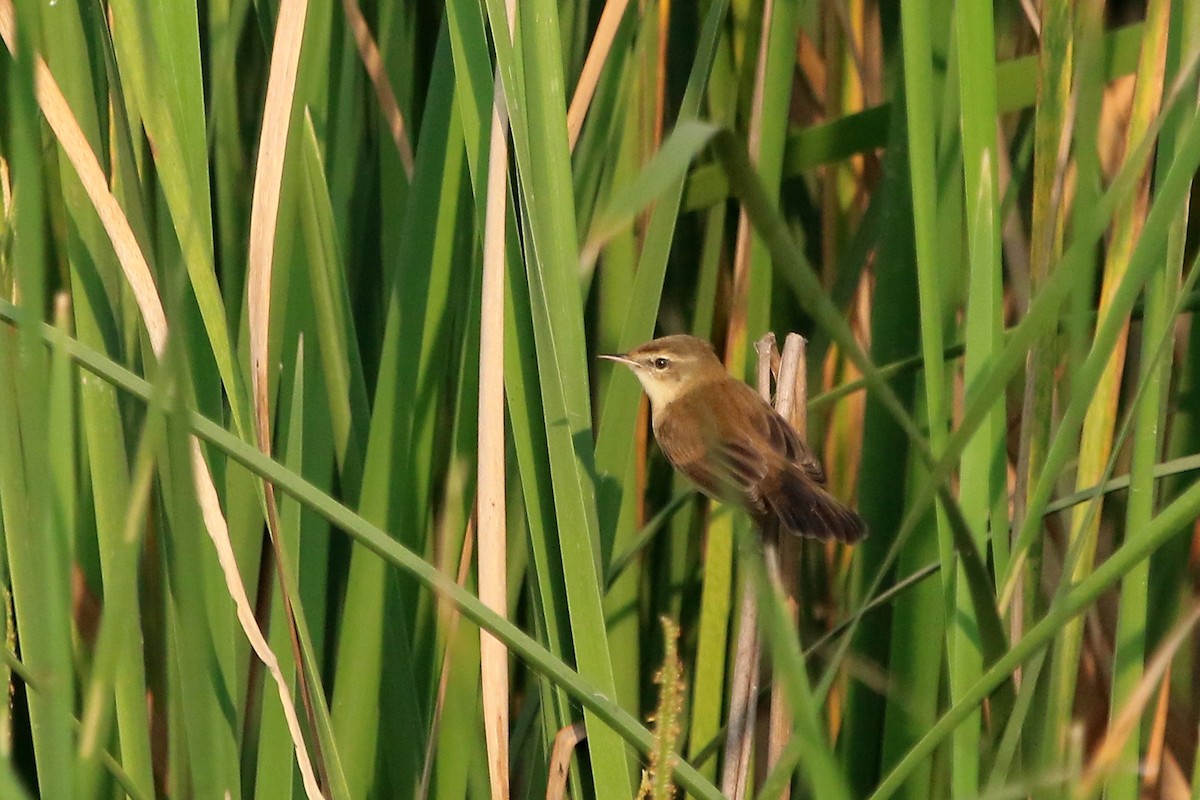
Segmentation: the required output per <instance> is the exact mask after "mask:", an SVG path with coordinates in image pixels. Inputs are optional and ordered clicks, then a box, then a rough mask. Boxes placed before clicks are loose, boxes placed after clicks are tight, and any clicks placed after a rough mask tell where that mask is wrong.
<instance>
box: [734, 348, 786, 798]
mask: <svg viewBox="0 0 1200 800" xmlns="http://www.w3.org/2000/svg"><path fill="white" fill-rule="evenodd" d="M754 349H755V350H756V351H757V352H758V393H759V395H760V396H761V397H762V398H763V399H764V400H766V401H767V402H768V403H769V402H770V401H771V364H772V362H773V361H774V354H775V334H773V333H767V334H765V335H764V336H763V337H762V338H761V339H759V340H758V341H757V342H755V344H754ZM761 533H762V536H763V541H764V543H765V544H766V546H767V548H768V550H771V551H773V549H774V544H773V539H774V538H776V534H775V532H768V531H762V532H761ZM773 560H774V558H773V553H769V555H768V561H773ZM734 653H735V655H734V662H733V679H732V682H731V685H730V692H729V718H728V722H727V723H726V731H727V732H726V737H725V752H724V759H723V762H722V774H721V792H722V793H723V794H724V795H725V796H726V797H729V798H732V800H741V798H743V797H745V796H746V788H747V783H748V778H749V775H748V773H749V771H750V752H751V749H750V745H751V742H752V741H753V731H754V719H755V713H754V712H755V706H756V705H757V700H758V683H759V665H760V663H761V661H762V640H761V638H760V636H759V633H758V602H757V599H756V593H755V590H754V587H753V586H752V585H750V583H749V582H747V583H745V585H743V587H742V603H741V608H740V610H739V612H738V638H737V646H736V649H735V651H734Z"/></svg>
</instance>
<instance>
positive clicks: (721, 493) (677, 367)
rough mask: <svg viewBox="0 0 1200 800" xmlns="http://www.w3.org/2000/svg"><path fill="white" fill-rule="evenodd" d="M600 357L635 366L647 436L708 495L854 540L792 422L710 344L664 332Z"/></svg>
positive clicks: (855, 528)
mask: <svg viewBox="0 0 1200 800" xmlns="http://www.w3.org/2000/svg"><path fill="white" fill-rule="evenodd" d="M600 357H601V358H604V359H608V360H609V361H615V362H618V363H620V364H624V365H625V366H627V367H629V368H630V369H631V370H633V373H634V375H636V376H637V379H638V381H640V382H641V384H642V389H643V390H644V391H645V392H646V395H647V396H648V397H649V398H650V413H651V418H652V424H653V428H654V438H655V439H656V440H657V441H658V446H659V448H660V449H661V450H662V452H663V455H665V456H666V457H667V460H668V461H670V462H671V465H672V466H674V467H675V469H677V470H679V471H680V472H682V473H683V474H684V475H686V476H687V477H688V478H690V479H691V480H692V481H693V482H694V483H695V484H696V485H697V486H699V487H700V489H701V491H703V492H704V493H705V494H707V495H708V496H709V497H712V498H714V499H718V500H722V501H725V502H729V503H733V504H735V505H737V506H740V507H741V508H743V509H744V510H745V511H746V512H747V513H748V514H749V515H750V516H751V518H752V519H753V520H754V522H755V524H756V525H757V526H758V527H759V530H760V531H761V530H766V527H767V526H768V525H769V524H771V523H772V522H773V521H774V520H778V522H779V525H780V526H781V527H782V528H783V529H785V530H788V531H791V532H792V533H795V534H800V535H802V536H811V537H814V538H817V539H829V538H833V539H837V540H839V541H842V542H847V543H850V542H856V541H858V540H860V539H862V538H863V536H865V535H866V532H867V529H866V525H865V524H864V523H863V520H862V518H861V517H860V516H859V515H858V514H857V513H855V512H854V511H852V510H850V509H849V508H847V507H846V506H844V505H842V503H840V502H839V501H838V500H837V499H836V498H834V497H833V495H831V494H830V493H829V492H828V491H827V490H826V489H825V488H824V484H825V471H824V470H823V469H822V468H821V464H820V462H818V461H817V459H816V457H815V456H814V455H813V453H812V451H811V450H809V449H808V446H807V445H805V443H804V441H803V440H802V439H801V438H800V436H799V434H797V433H796V430H795V429H794V428H793V427H792V426H791V425H790V424H788V422H787V420H785V419H784V418H783V417H782V416H780V415H779V413H778V412H777V411H775V409H774V408H772V407H771V405H770V404H769V403H767V402H766V401H765V400H763V399H762V397H760V396H759V395H758V393H757V392H755V391H754V390H753V389H751V388H750V387H749V386H747V385H746V384H745V383H743V382H742V381H740V380H738V379H737V378H735V377H734V376H733V375H731V374H730V373H729V371H728V370H726V369H725V365H724V364H722V363H721V360H720V359H719V358H717V354H716V352H715V351H714V350H713V347H712V345H711V344H709V343H708V342H706V341H704V340H703V339H698V338H696V337H695V336H686V335H677V336H664V337H662V338H660V339H654V340H653V341H650V342H646V343H645V344H643V345H640V346H638V347H635V348H634V349H633V350H630V351H629V352H628V353H624V354H620V355H602V356H600Z"/></svg>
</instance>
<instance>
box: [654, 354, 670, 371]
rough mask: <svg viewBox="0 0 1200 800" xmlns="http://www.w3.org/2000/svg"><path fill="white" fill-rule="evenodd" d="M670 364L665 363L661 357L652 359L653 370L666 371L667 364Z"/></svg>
mask: <svg viewBox="0 0 1200 800" xmlns="http://www.w3.org/2000/svg"><path fill="white" fill-rule="evenodd" d="M670 363H671V362H670V361H667V360H666V359H665V358H663V357H662V356H659V357H658V358H656V359H654V368H655V369H666V368H667V364H670Z"/></svg>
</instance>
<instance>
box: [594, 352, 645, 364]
mask: <svg viewBox="0 0 1200 800" xmlns="http://www.w3.org/2000/svg"><path fill="white" fill-rule="evenodd" d="M596 357H597V358H603V359H604V360H605V361H616V362H617V363H618V364H624V365H625V366H627V367H637V365H638V363H637V362H636V361H634V360H633V359H632V358H630V357H629V356H624V355H619V354H618V355H608V354H606V353H601V354H600V355H598V356H596Z"/></svg>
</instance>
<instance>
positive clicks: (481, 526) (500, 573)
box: [476, 0, 516, 800]
mask: <svg viewBox="0 0 1200 800" xmlns="http://www.w3.org/2000/svg"><path fill="white" fill-rule="evenodd" d="M505 11H506V13H507V16H508V35H509V38H510V39H511V38H512V35H513V25H514V24H515V21H516V20H515V17H516V3H515V2H514V0H507V2H506V3H505ZM493 86H494V87H495V88H494V90H493V95H492V128H491V138H490V140H489V142H488V173H487V208H486V209H485V212H484V223H483V286H482V297H481V300H480V324H479V439H478V441H479V456H478V457H479V467H478V469H479V478H478V488H477V489H476V491H477V495H476V509H477V529H478V535H479V599H480V600H482V601H483V602H484V603H485V604H486V605H487V606H488V608H490V609H492V610H493V611H495V612H496V613H497V614H499V615H500V616H502V617H507V615H508V531H507V528H506V522H507V515H508V512H507V508H506V504H505V475H504V472H505V470H504V253H505V226H506V222H507V219H508V110H507V106H506V103H505V99H504V85H503V82H502V81H501V80H500V72H499V70H498V69H497V71H496V73H495V80H494V81H493ZM479 669H480V680H481V684H482V685H481V692H482V700H483V730H484V739H485V741H486V744H487V756H488V780H489V782H490V784H491V789H492V797H493V798H494V800H507V798H508V796H509V771H508V722H509V712H508V707H509V695H508V649H507V648H506V647H505V646H504V644H503V643H502V642H501V641H500V640H499V639H497V638H495V637H494V636H492V635H491V634H490V633H489V632H488V631H486V630H480V631H479Z"/></svg>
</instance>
